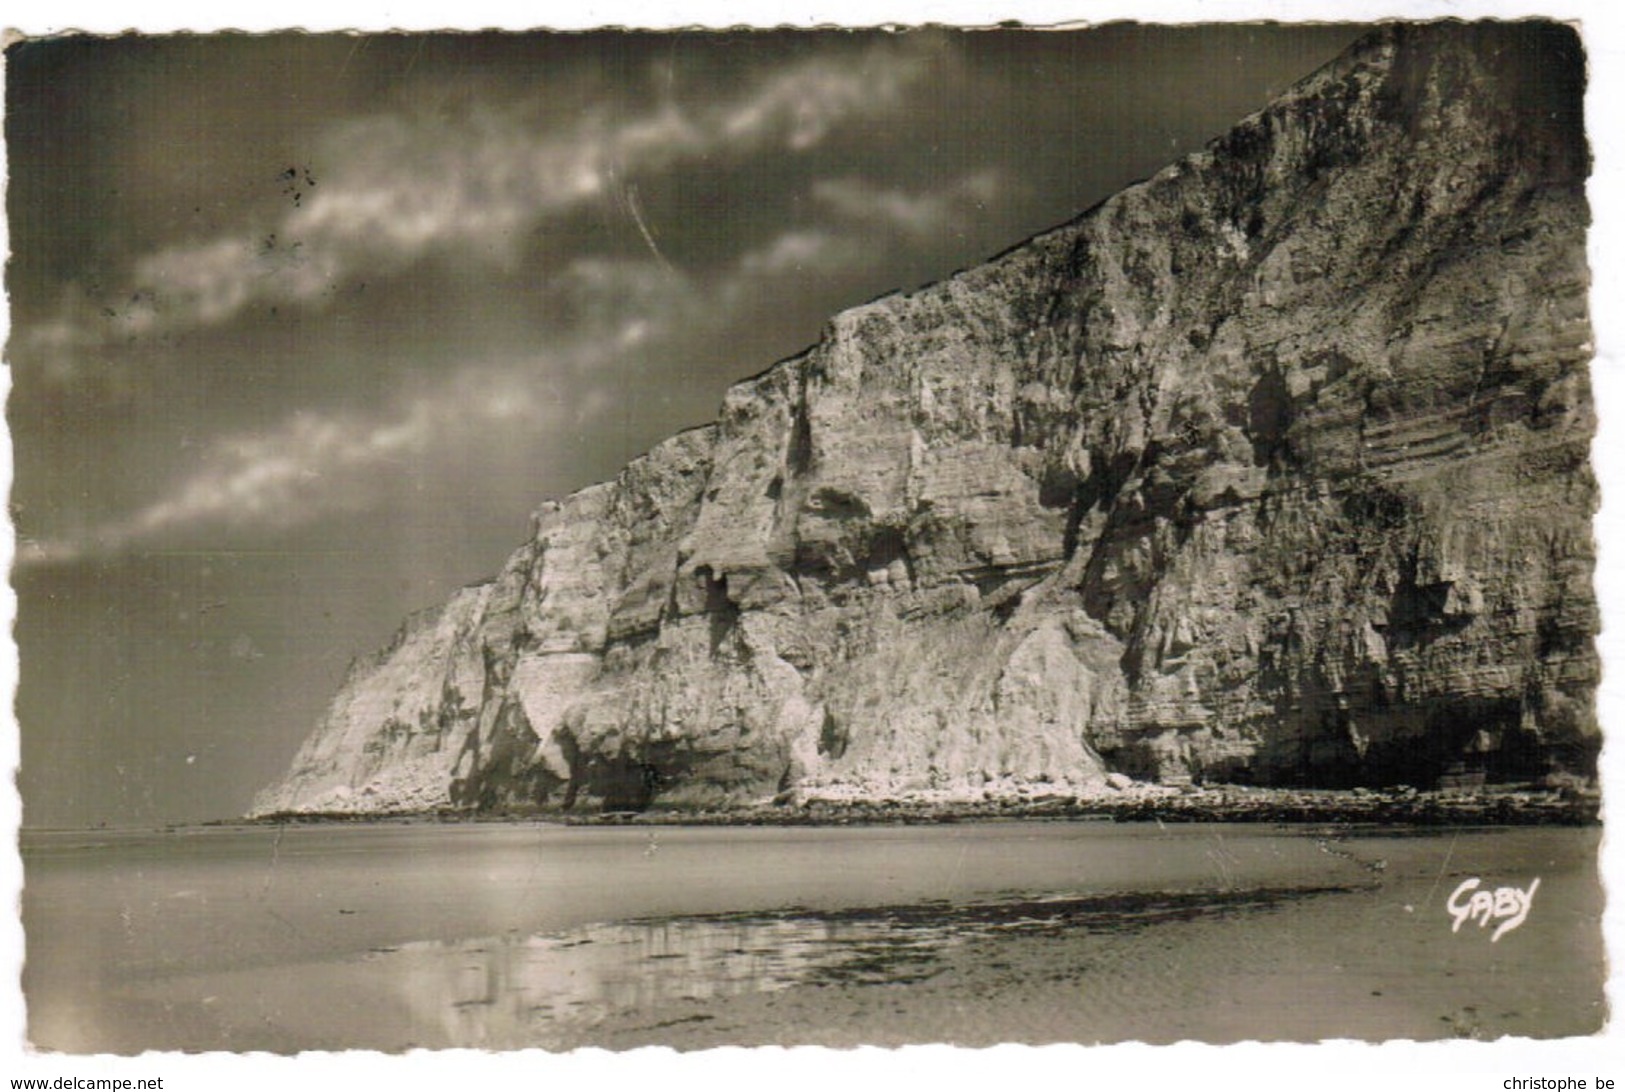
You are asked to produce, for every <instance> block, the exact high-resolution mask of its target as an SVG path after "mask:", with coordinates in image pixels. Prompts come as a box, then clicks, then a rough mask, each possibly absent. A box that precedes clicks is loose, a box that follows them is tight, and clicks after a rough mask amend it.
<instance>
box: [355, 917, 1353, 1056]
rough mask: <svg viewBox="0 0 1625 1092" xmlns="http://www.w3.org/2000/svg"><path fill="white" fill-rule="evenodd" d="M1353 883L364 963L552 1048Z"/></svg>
mask: <svg viewBox="0 0 1625 1092" xmlns="http://www.w3.org/2000/svg"><path fill="white" fill-rule="evenodd" d="M1348 890H1351V889H1350V888H1348V887H1322V888H1312V889H1304V888H1295V889H1281V890H1258V891H1246V892H1224V893H1213V892H1206V893H1201V894H1167V895H1150V896H1126V895H1117V896H1090V897H1049V898H1043V899H1008V900H1000V901H993V902H982V903H973V904H969V905H950V904H946V903H941V904H938V903H929V904H923V905H917V906H905V907H889V908H880V909H859V910H846V911H833V912H832V911H824V912H813V911H806V910H787V911H782V912H776V913H771V914H727V915H711V916H696V917H688V918H675V919H661V920H642V921H629V922H618V923H610V924H596V925H589V926H585V927H583V928H579V929H574V930H570V931H568V932H564V933H553V934H538V935H532V936H508V937H491V938H484V939H480V940H465V941H456V942H450V943H447V942H424V943H415V944H408V945H403V946H400V947H398V948H388V949H378V950H375V951H373V952H370V953H368V959H369V960H375V961H379V962H385V963H389V964H392V966H390V967H388V975H387V977H388V979H389V980H391V981H393V982H395V983H396V984H397V985H398V987H399V989H400V990H401V991H402V1000H403V1001H404V1002H405V1003H406V1005H407V1006H408V1007H409V1008H411V1009H412V1010H413V1015H414V1023H415V1024H417V1025H418V1026H419V1027H420V1028H430V1027H433V1028H436V1029H438V1031H439V1032H440V1034H442V1035H443V1036H444V1037H445V1041H446V1042H448V1043H455V1044H460V1045H467V1046H480V1047H486V1048H501V1047H517V1046H549V1047H555V1048H557V1047H567V1046H577V1045H582V1044H583V1043H587V1042H591V1040H592V1033H591V1029H592V1028H593V1027H594V1026H595V1025H598V1024H600V1023H602V1022H604V1021H605V1020H608V1019H610V1018H612V1017H616V1016H622V1015H625V1014H630V1013H654V1012H659V1011H661V1010H663V1009H665V1008H667V1007H668V1006H671V1005H673V1004H674V1003H679V1002H690V1003H695V1002H709V1001H714V1000H718V999H721V998H730V997H737V996H740V995H743V994H749V993H769V992H775V991H779V990H784V989H788V988H790V987H794V986H812V987H817V986H864V985H906V984H910V983H916V982H923V981H926V980H928V979H930V978H932V977H934V976H936V975H937V974H939V973H940V972H941V970H942V969H943V958H944V956H946V955H947V954H948V953H949V952H950V951H951V950H952V949H954V948H956V947H959V946H962V945H965V944H967V943H970V942H972V941H976V940H985V939H991V938H995V937H1001V936H1004V937H1009V936H1021V935H1028V936H1055V935H1060V934H1063V933H1075V934H1110V933H1129V932H1135V931H1138V930H1140V929H1143V928H1145V927H1147V926H1151V925H1155V924H1162V923H1167V922H1175V921H1189V920H1194V919H1196V918H1203V917H1216V916H1223V915H1229V914H1236V913H1245V912H1249V911H1260V910H1267V909H1270V908H1273V907H1275V906H1277V905H1279V904H1280V903H1281V902H1282V901H1284V900H1287V899H1296V898H1303V897H1305V896H1310V895H1318V894H1328V893H1332V892H1344V891H1348ZM379 969H380V970H383V969H384V968H379ZM708 1018H709V1017H707V1016H705V1015H703V1014H693V1015H689V1016H686V1017H683V1018H682V1019H683V1020H684V1021H695V1020H704V1019H708ZM655 1026H657V1027H658V1026H660V1025H655Z"/></svg>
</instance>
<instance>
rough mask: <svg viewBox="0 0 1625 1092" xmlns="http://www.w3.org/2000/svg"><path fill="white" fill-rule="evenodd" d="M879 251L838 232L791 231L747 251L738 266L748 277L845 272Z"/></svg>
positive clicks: (868, 259) (871, 257)
mask: <svg viewBox="0 0 1625 1092" xmlns="http://www.w3.org/2000/svg"><path fill="white" fill-rule="evenodd" d="M874 257H875V250H874V247H873V246H872V245H870V244H869V243H868V242H866V241H865V240H862V239H857V238H854V237H852V236H849V235H841V234H836V233H834V232H828V231H820V230H815V229H804V230H797V231H787V232H785V233H784V234H782V235H779V236H777V237H775V238H774V239H773V240H772V241H771V242H769V243H768V244H767V245H766V246H763V247H761V248H759V249H756V250H752V251H747V252H746V253H745V254H744V256H742V257H741V258H740V259H739V263H738V269H739V272H740V273H741V274H743V275H744V276H746V277H763V276H769V277H777V276H785V275H790V274H808V273H811V274H825V273H841V272H845V271H848V270H851V269H854V268H857V267H860V266H862V265H863V264H864V263H866V262H869V261H871V260H873V259H874Z"/></svg>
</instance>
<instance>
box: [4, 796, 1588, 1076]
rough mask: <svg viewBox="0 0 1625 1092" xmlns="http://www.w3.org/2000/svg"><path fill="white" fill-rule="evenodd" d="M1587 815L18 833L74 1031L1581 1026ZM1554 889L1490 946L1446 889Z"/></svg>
mask: <svg viewBox="0 0 1625 1092" xmlns="http://www.w3.org/2000/svg"><path fill="white" fill-rule="evenodd" d="M1599 837H1600V830H1599V829H1598V828H1595V827H1539V828H1467V829H1454V830H1452V829H1401V830H1383V829H1377V828H1367V829H1360V828H1346V827H1345V828H1333V827H1323V826H1322V827H1317V826H1312V825H1311V826H1293V827H1287V826H1274V825H1270V824H1240V825H1238V824H1212V823H1208V824H1203V823H1188V824H1159V823H1154V822H1153V823H1127V824H1117V823H1093V822H1038V821H1016V822H981V823H965V824H957V825H949V826H931V827H850V828H839V829H808V828H794V829H772V828H766V829H763V828H744V829H741V828H721V827H716V828H685V827H661V828H626V827H599V828H563V827H557V826H544V825H532V824H510V825H488V824H481V825H464V826H435V825H391V824H374V825H352V826H345V827H330V826H312V827H305V828H286V829H276V828H248V829H241V828H239V829H233V828H215V829H208V830H191V831H179V832H169V833H145V834H142V833H129V834H115V835H108V836H104V837H100V838H87V837H86V836H84V835H66V834H64V835H52V836H33V837H31V838H29V839H26V840H25V854H24V857H25V868H26V880H27V887H26V889H25V892H24V920H25V926H26V927H27V930H28V964H27V967H26V969H25V976H24V977H25V993H26V996H27V1000H28V1003H29V1034H30V1039H31V1040H32V1041H33V1042H34V1043H35V1044H36V1045H37V1046H39V1047H41V1048H44V1049H52V1050H65V1051H70V1052H86V1051H92V1050H95V1051H101V1050H107V1051H114V1052H135V1051H139V1050H142V1049H148V1048H151V1049H181V1050H234V1051H242V1050H273V1051H296V1050H303V1049H346V1048H363V1049H380V1050H401V1049H408V1048H411V1047H414V1046H421V1047H431V1048H438V1047H453V1046H473V1047H484V1048H496V1049H511V1048H519V1047H528V1046H541V1047H546V1048H549V1049H555V1050H557V1049H570V1048H574V1047H578V1046H588V1045H592V1046H604V1047H608V1048H611V1049H625V1048H630V1047H636V1046H642V1045H652V1044H658V1045H669V1046H675V1047H678V1048H681V1049H689V1048H703V1047H711V1046H721V1045H730V1044H738V1045H759V1044H770V1043H783V1044H790V1043H818V1044H824V1045H830V1046H849V1045H858V1044H865V1043H868V1044H877V1045H898V1044H904V1043H918V1042H956V1043H960V1044H964V1045H981V1044H988V1043H995V1042H1005V1041H1016V1042H1031V1043H1042V1042H1058V1041H1065V1042H1085V1043H1088V1042H1115V1041H1123V1040H1145V1041H1151V1042H1171V1041H1177V1040H1180V1039H1187V1038H1189V1039H1197V1040H1202V1041H1208V1042H1229V1041H1235V1040H1239V1039H1287V1040H1316V1039H1323V1038H1357V1039H1388V1038H1408V1039H1436V1038H1453V1037H1468V1038H1496V1037H1499V1036H1502V1035H1520V1036H1533V1037H1554V1036H1567V1035H1583V1034H1588V1033H1590V1032H1592V1031H1595V1030H1596V1029H1597V1028H1598V1027H1600V1025H1601V1023H1602V1022H1603V1018H1604V1011H1603V1007H1602V1006H1603V1000H1602V998H1603V982H1604V976H1605V966H1604V959H1603V951H1602V941H1601V932H1600V925H1599V921H1600V914H1601V908H1602V893H1601V889H1600V884H1599V882H1598V878H1597V870H1596V860H1595V857H1596V849H1597V844H1598V840H1599ZM1473 878H1478V879H1480V880H1481V886H1483V887H1485V889H1486V890H1490V889H1493V888H1495V887H1497V886H1514V885H1515V886H1518V887H1520V888H1527V887H1528V886H1529V885H1530V883H1531V881H1532V880H1533V879H1536V878H1538V879H1539V881H1540V883H1539V885H1538V887H1537V888H1536V889H1535V895H1534V897H1533V899H1532V900H1531V903H1530V906H1529V912H1528V915H1527V920H1525V921H1524V922H1523V923H1522V924H1521V925H1519V926H1518V927H1517V928H1516V929H1515V930H1512V931H1509V932H1507V933H1505V934H1504V935H1502V936H1501V937H1500V939H1499V940H1493V941H1492V940H1491V935H1492V931H1491V930H1490V929H1486V928H1481V927H1479V926H1478V925H1477V924H1475V923H1468V924H1466V925H1465V927H1461V928H1457V929H1452V924H1453V919H1452V917H1451V914H1450V913H1449V911H1448V909H1447V903H1448V901H1449V900H1450V898H1451V897H1452V894H1453V893H1454V892H1456V891H1457V889H1458V888H1460V887H1461V885H1462V884H1463V883H1464V882H1465V881H1467V880H1469V879H1473Z"/></svg>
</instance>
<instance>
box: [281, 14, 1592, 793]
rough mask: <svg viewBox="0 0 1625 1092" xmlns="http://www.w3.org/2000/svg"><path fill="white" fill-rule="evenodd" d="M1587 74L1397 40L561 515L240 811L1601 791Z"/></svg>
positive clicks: (1492, 31) (845, 326)
mask: <svg viewBox="0 0 1625 1092" xmlns="http://www.w3.org/2000/svg"><path fill="white" fill-rule="evenodd" d="M1582 73H1583V61H1582V58H1581V55H1580V48H1579V43H1578V40H1577V38H1576V36H1575V35H1574V34H1573V33H1572V32H1571V31H1570V30H1568V29H1566V28H1563V27H1558V26H1554V25H1551V24H1539V23H1531V24H1479V25H1462V24H1436V25H1403V26H1396V27H1386V28H1382V29H1380V30H1378V31H1376V32H1374V33H1373V34H1371V35H1369V36H1367V37H1366V38H1364V39H1363V40H1362V41H1361V42H1360V43H1358V44H1357V45H1356V46H1354V47H1353V48H1352V49H1350V50H1349V51H1348V52H1347V53H1346V54H1345V55H1344V56H1342V57H1341V58H1340V59H1338V60H1337V61H1335V62H1334V63H1332V64H1331V65H1329V66H1328V67H1326V68H1324V69H1322V70H1321V71H1319V72H1317V73H1316V74H1314V75H1313V76H1311V77H1309V78H1308V79H1307V80H1305V81H1304V82H1302V83H1301V84H1300V85H1298V86H1297V87H1295V88H1294V89H1293V90H1291V91H1290V92H1288V93H1287V94H1286V95H1285V96H1283V97H1282V98H1281V99H1280V100H1279V101H1277V102H1276V103H1274V104H1273V105H1271V106H1270V107H1269V108H1267V109H1265V110H1264V111H1262V112H1261V113H1259V114H1257V115H1254V116H1252V117H1250V118H1248V119H1246V120H1244V121H1243V122H1241V123H1240V124H1239V125H1238V126H1237V127H1236V128H1235V129H1234V130H1233V131H1231V132H1230V133H1229V134H1227V135H1225V136H1223V137H1221V138H1219V139H1218V140H1216V141H1214V142H1213V143H1212V144H1211V145H1210V146H1209V147H1208V148H1207V149H1205V150H1204V151H1202V152H1199V153H1197V154H1195V155H1192V156H1190V157H1188V158H1186V159H1183V160H1181V161H1180V162H1178V163H1175V164H1174V165H1172V166H1170V167H1168V168H1167V169H1166V170H1164V171H1162V172H1161V173H1159V174H1157V175H1156V176H1155V177H1153V178H1151V179H1149V180H1147V181H1145V182H1143V183H1140V184H1138V185H1135V186H1133V187H1130V188H1129V189H1127V190H1124V191H1123V192H1121V193H1119V194H1117V195H1116V196H1114V197H1112V198H1110V199H1109V200H1107V201H1105V202H1103V203H1101V204H1100V205H1099V206H1097V207H1095V208H1094V209H1091V210H1090V211H1088V212H1087V213H1085V214H1083V215H1082V216H1080V217H1079V218H1078V219H1076V220H1075V221H1073V222H1071V223H1069V224H1067V225H1065V226H1063V227H1060V228H1057V229H1055V230H1053V231H1050V232H1048V233H1046V234H1043V235H1041V236H1038V237H1037V238H1034V239H1032V240H1030V241H1028V242H1026V243H1024V244H1022V245H1020V246H1018V247H1016V248H1014V249H1012V250H1010V251H1008V252H1007V253H1005V254H1003V255H1001V256H999V257H998V258H996V259H994V260H992V261H991V262H989V263H987V264H985V265H983V266H980V267H978V268H976V269H972V270H970V271H968V272H964V273H961V274H958V275H956V276H954V277H952V278H950V279H948V280H946V281H943V282H942V283H940V284H936V285H933V286H931V287H928V288H924V289H921V290H919V291H917V292H913V293H909V294H906V295H894V296H889V297H886V298H883V299H880V300H877V301H875V302H873V303H870V304H867V305H865V306H862V307H858V308H855V309H853V310H851V311H847V312H845V313H842V314H840V315H838V316H836V317H835V318H834V319H833V320H832V321H831V323H830V324H829V326H828V328H827V330H826V331H825V333H824V335H823V336H822V338H821V339H820V341H819V342H818V344H816V345H815V346H813V347H812V348H810V349H809V350H807V351H806V352H805V353H803V354H802V355H800V356H797V357H795V358H792V359H790V360H786V361H783V362H781V363H779V364H777V365H775V366H773V367H772V368H769V369H768V370H767V371H765V372H763V373H762V374H760V375H758V376H756V377H754V378H751V379H747V380H744V381H742V382H740V383H738V384H737V385H735V386H734V387H733V388H732V389H731V390H729V391H728V393H727V395H726V397H725V398H724V401H723V404H722V408H721V411H720V414H719V416H718V419H717V420H716V421H715V422H714V423H713V424H710V425H707V426H705V427H703V428H699V429H695V430H693V431H690V432H686V433H683V434H681V435H678V436H676V437H673V438H672V439H670V440H667V441H665V442H664V443H662V444H660V445H659V446H658V447H656V448H655V449H654V450H652V451H650V452H649V453H648V454H647V455H645V456H643V457H642V458H640V459H638V460H636V461H635V462H633V463H632V464H631V465H629V466H628V467H626V469H625V470H623V471H622V472H621V473H620V475H619V476H618V477H616V478H615V479H614V480H613V481H609V482H605V483H602V484H599V485H594V486H591V487H590V488H587V489H583V490H582V491H580V492H579V493H576V494H574V495H572V496H569V497H567V498H565V499H563V500H560V501H557V502H552V503H548V504H546V505H544V506H543V508H542V509H541V511H540V512H539V513H538V514H537V515H536V517H535V519H534V526H533V530H532V533H531V536H530V538H529V540H528V541H527V542H526V543H525V544H524V546H522V547H521V548H520V549H519V551H518V552H517V553H515V554H514V555H513V557H512V558H511V559H510V560H509V561H508V563H507V565H506V566H505V568H504V569H503V570H502V572H501V574H500V575H498V576H497V577H496V578H495V579H494V580H492V581H491V582H490V583H488V584H485V585H481V586H478V587H474V588H469V589H465V590H464V591H462V592H460V593H459V594H458V595H457V596H455V597H454V598H453V599H452V601H451V602H450V603H449V604H447V605H446V606H445V607H444V608H442V609H440V610H439V611H437V612H433V613H429V614H425V615H423V616H421V617H418V618H416V619H414V620H413V621H411V622H409V623H408V624H407V626H406V627H405V628H404V629H403V630H402V632H401V634H400V636H399V637H398V638H397V640H396V641H395V643H394V644H393V645H392V646H391V647H390V648H389V649H387V650H386V651H384V652H383V653H381V654H379V655H378V656H376V657H374V658H372V659H369V660H367V661H365V662H363V663H360V664H358V665H357V666H356V667H355V668H354V669H353V671H352V672H351V675H350V678H349V679H348V681H347V682H346V683H345V685H344V687H343V689H342V690H341V692H340V693H339V695H338V697H337V699H336V700H335V701H334V703H333V706H332V709H331V711H330V713H329V714H328V716H327V718H326V719H325V720H324V721H323V722H322V723H321V724H320V725H319V726H318V727H317V729H316V731H315V732H314V734H313V735H312V736H311V737H310V739H309V741H308V742H307V743H306V744H305V745H304V747H303V748H302V749H301V750H300V752H299V754H298V755H297V757H296V758H295V759H294V762H293V765H292V769H291V770H290V771H289V773H288V775H287V777H286V779H285V780H283V781H282V782H281V783H280V784H278V785H276V786H273V787H272V788H270V789H267V790H266V791H265V792H264V793H262V794H261V796H260V797H259V798H258V799H257V800H256V802H255V805H254V810H255V812H256V813H260V814H265V813H273V812H286V811H391V810H413V809H423V808H432V807H444V806H468V807H479V808H491V807H506V806H540V807H544V808H566V809H577V810H589V809H598V808H604V809H612V810H614V809H638V808H644V807H648V806H672V807H710V806H726V805H730V804H742V803H753V802H761V801H765V800H768V799H772V798H774V797H776V796H777V797H779V798H780V799H783V800H793V799H797V798H803V799H804V798H818V797H823V798H847V799H851V798H857V799H884V798H894V797H913V798H916V799H933V798H936V799H943V800H952V799H956V798H958V799H972V798H975V799H980V798H983V797H984V796H993V797H997V796H1001V795H1002V796H1020V795H1022V794H1080V793H1088V792H1091V791H1093V790H1096V789H1099V788H1100V787H1101V786H1102V784H1103V783H1104V780H1105V778H1106V777H1107V776H1108V774H1110V773H1112V772H1122V773H1126V774H1128V775H1130V776H1133V777H1136V778H1143V779H1148V780H1164V781H1178V780H1184V779H1195V780H1198V781H1225V780H1228V781H1239V782H1252V783H1264V784H1301V785H1329V786H1336V785H1357V784H1371V785H1379V784H1395V783H1409V784H1414V785H1427V784H1430V783H1433V782H1434V781H1436V780H1437V779H1438V778H1439V777H1440V776H1441V774H1444V773H1445V772H1447V771H1455V772H1459V771H1460V770H1461V769H1463V768H1465V769H1468V770H1470V771H1471V770H1482V771H1484V772H1486V773H1487V775H1488V776H1490V777H1491V778H1500V777H1507V778H1523V777H1536V776H1541V775H1543V774H1546V773H1548V772H1551V771H1553V770H1567V771H1574V772H1579V773H1582V774H1586V773H1590V772H1592V771H1593V770H1594V763H1595V755H1596V752H1597V750H1598V747H1599V736H1598V729H1597V726H1596V722H1595V718H1594V703H1593V693H1594V689H1595V686H1596V682H1597V676H1598V662H1597V658H1596V654H1595V651H1594V648H1593V643H1592V638H1593V635H1594V632H1595V630H1596V626H1597V615H1596V607H1595V599H1594V594H1593V590H1592V583H1591V577H1592V569H1593V553H1592V539H1591V529H1590V519H1591V515H1592V512H1593V508H1594V505H1595V490H1594V484H1593V481H1592V477H1591V475H1590V472H1589V469H1588V446H1589V443H1590V440H1591V436H1592V432H1593V418H1592V410H1591V400H1590V394H1589V387H1588V378H1587V368H1588V363H1589V359H1590V355H1591V349H1590V344H1589V337H1590V331H1589V325H1588V320H1587V272H1586V267H1585V251H1584V243H1585V230H1586V226H1587V208H1586V204H1585V197H1584V182H1585V177H1586V174H1587V171H1588V166H1589V161H1588V155H1587V150H1586V146H1585V140H1584V135H1583V130H1582V125H1581V117H1580V98H1581V91H1582V88H1581V83H1582V79H1583V76H1582Z"/></svg>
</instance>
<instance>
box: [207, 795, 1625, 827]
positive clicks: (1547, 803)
mask: <svg viewBox="0 0 1625 1092" xmlns="http://www.w3.org/2000/svg"><path fill="white" fill-rule="evenodd" d="M1601 810H1602V796H1601V793H1600V792H1599V791H1598V790H1596V789H1586V790H1575V789H1569V788H1565V789H1548V788H1536V787H1531V786H1528V785H1505V786H1487V787H1485V788H1482V789H1471V790H1459V789H1456V790H1427V791H1421V790H1417V789H1413V788H1408V787H1400V788H1396V789H1364V788H1356V789H1279V788H1256V787H1252V786H1238V785H1226V786H1212V787H1195V786H1189V787H1184V788H1170V787H1167V786H1148V785H1136V786H1133V787H1131V788H1128V789H1122V790H1108V791H1107V792H1105V793H1102V794H1099V795H1094V796H1074V795H1067V794H1059V793H1057V794H1053V795H1042V794H1028V795H1023V796H1003V797H996V798H993V799H984V800H965V799H931V798H926V797H899V798H885V799H872V798H871V799H858V798H827V797H814V798H810V799H806V800H802V801H799V802H764V803H758V804H744V805H735V806H730V807H712V808H704V807H695V808H683V807H676V806H665V807H661V806H656V807H652V808H650V809H648V810H646V811H641V812H626V811H622V812H597V813H573V812H564V811H560V810H557V809H546V808H536V809H515V808H508V809H499V810H492V811H469V810H462V809H441V810H435V811H410V812H406V811H403V812H282V813H276V814H272V815H264V816H255V817H251V818H243V819H235V820H222V821H219V822H216V823H208V824H204V825H207V826H218V825H251V826H281V825H287V824H321V823H372V822H426V823H510V822H548V823H556V824H558V825H561V826H741V827H745V826H787V827H788V826H851V825H919V824H936V823H958V822H978V821H988V820H999V819H1055V820H1070V821H1092V822H1119V823H1128V822H1159V823H1332V824H1344V825H1383V826H1388V825H1393V826H1422V827H1438V826H1595V825H1600V824H1601V822H1602V816H1601Z"/></svg>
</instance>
